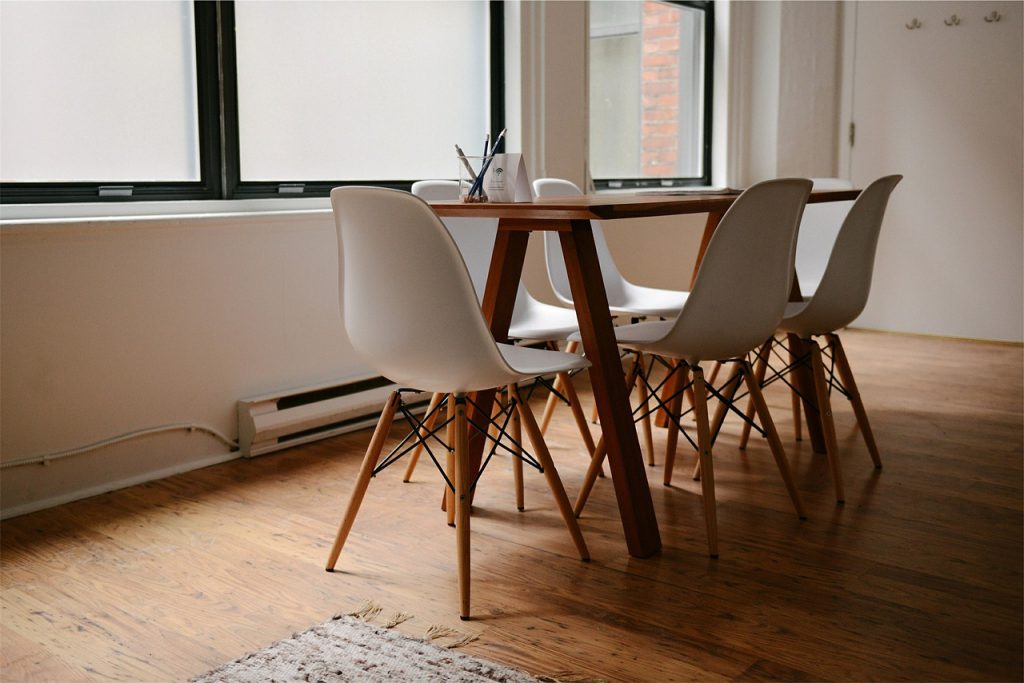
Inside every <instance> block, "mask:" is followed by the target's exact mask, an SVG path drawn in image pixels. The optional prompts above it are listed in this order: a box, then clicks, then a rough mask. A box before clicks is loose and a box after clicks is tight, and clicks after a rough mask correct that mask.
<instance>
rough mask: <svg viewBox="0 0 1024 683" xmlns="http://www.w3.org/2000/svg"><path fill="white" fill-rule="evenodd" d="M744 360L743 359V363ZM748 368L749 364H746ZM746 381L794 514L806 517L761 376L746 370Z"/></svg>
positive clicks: (801, 517) (802, 517)
mask: <svg viewBox="0 0 1024 683" xmlns="http://www.w3.org/2000/svg"><path fill="white" fill-rule="evenodd" d="M745 363H746V362H745V361H744V364H745ZM748 369H749V366H748ZM744 377H745V378H746V381H747V391H749V392H750V401H751V403H753V404H754V408H755V410H756V411H757V419H758V421H759V422H760V423H761V427H762V428H763V429H764V431H765V433H766V434H765V436H766V437H767V439H768V447H769V448H771V451H772V456H773V457H774V458H775V464H776V465H777V466H778V468H779V473H780V474H781V475H782V481H783V483H784V484H785V485H786V490H787V491H788V492H789V497H790V499H791V500H792V501H793V507H794V508H796V514H797V515H799V516H800V519H807V515H806V514H805V513H804V506H803V503H801V502H800V493H799V491H797V489H796V483H795V482H794V481H793V474H792V472H791V470H790V469H789V460H788V459H787V458H786V450H785V449H784V448H783V447H782V440H781V439H779V432H778V430H776V429H775V422H774V421H773V420H772V416H771V413H769V412H768V404H767V403H766V402H765V400H764V394H763V393H761V379H764V377H761V378H760V379H758V377H757V373H756V372H754V373H753V375H751V373H750V372H749V371H748V372H747V373H745V374H744Z"/></svg>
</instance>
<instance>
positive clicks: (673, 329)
mask: <svg viewBox="0 0 1024 683" xmlns="http://www.w3.org/2000/svg"><path fill="white" fill-rule="evenodd" d="M810 190H811V181H809V180H805V179H798V178H790V179H781V180H771V181H767V182H763V183H758V184H756V185H753V186H751V187H750V188H748V189H747V190H746V191H745V192H744V193H743V194H742V195H740V196H739V197H737V198H736V201H735V202H733V204H732V206H730V207H729V210H728V211H726V213H725V215H724V216H723V217H722V220H721V222H720V223H719V225H718V228H717V230H716V231H715V233H714V235H713V236H712V238H711V241H710V242H709V243H708V247H707V251H706V252H705V255H704V259H703V261H702V263H701V266H700V270H699V271H698V273H697V278H696V280H695V282H694V286H693V290H692V291H691V292H690V296H689V298H688V299H687V301H686V305H685V306H684V307H683V309H682V311H680V313H679V315H678V316H677V317H676V318H675V319H674V320H670V321H656V322H641V323H636V324H632V325H623V326H620V327H616V328H615V336H616V340H617V341H618V342H619V343H620V344H621V345H623V346H625V347H627V348H629V349H632V350H634V351H637V352H638V353H637V354H636V359H635V361H634V363H633V367H632V369H631V370H630V373H629V377H628V381H629V383H630V390H632V389H633V388H634V385H635V384H636V383H637V382H638V381H639V382H640V387H641V399H642V400H646V397H647V396H648V395H650V394H653V393H654V388H653V387H649V386H647V378H646V377H644V376H643V371H642V369H643V354H652V355H655V356H660V357H662V358H669V359H676V360H679V361H681V362H680V363H679V364H678V365H676V366H675V367H673V369H672V370H671V371H670V372H671V373H673V374H674V373H677V372H679V373H682V374H681V377H682V380H681V381H680V382H678V387H679V388H678V389H677V390H676V392H675V393H674V394H673V396H671V397H669V398H668V399H666V401H667V403H668V405H669V409H668V410H666V412H667V413H668V414H669V434H668V453H667V456H666V460H665V484H666V485H669V484H670V483H671V478H672V467H673V463H674V459H675V445H676V438H677V435H678V431H679V430H680V429H682V426H681V424H680V409H681V402H682V394H683V392H684V390H685V389H686V387H687V386H689V385H688V384H687V377H688V375H689V373H692V375H693V382H692V387H693V396H694V412H695V414H696V419H697V443H698V445H699V449H698V450H699V452H698V458H699V461H698V464H699V467H700V470H699V471H700V476H701V486H702V493H703V499H704V513H705V522H706V525H707V536H708V549H709V553H710V554H711V556H712V557H716V556H717V555H718V540H717V539H718V532H717V523H716V512H715V502H714V501H715V492H714V473H713V465H712V459H711V444H712V440H713V435H714V434H715V433H717V431H718V429H719V427H720V426H721V423H722V421H723V420H724V419H725V412H726V410H727V405H726V404H727V403H730V404H731V402H732V398H733V396H734V395H735V392H736V389H737V388H738V387H739V385H740V384H741V383H742V382H745V383H746V385H747V388H748V390H749V391H750V393H751V396H753V397H754V398H755V401H756V405H757V412H758V417H759V418H760V422H761V425H762V426H763V428H764V430H765V432H766V434H767V436H768V438H769V443H770V445H771V450H772V455H773V456H774V458H775V461H776V464H777V466H778V468H779V471H780V473H781V475H782V479H783V482H784V483H785V486H786V489H787V490H788V492H789V495H790V498H791V500H792V502H793V506H794V508H795V509H796V512H797V514H798V515H799V516H800V517H801V518H803V516H804V514H803V507H802V504H801V502H800V496H799V494H798V492H797V490H796V486H795V484H794V482H793V478H792V475H791V474H790V471H789V464H788V461H787V459H786V455H785V451H784V449H783V447H782V443H781V441H780V440H779V438H778V434H777V433H776V432H775V426H774V423H773V422H772V419H771V415H770V414H769V413H768V409H767V405H766V404H765V403H764V399H763V397H762V396H761V391H760V385H759V384H758V382H756V381H755V380H754V378H753V372H752V368H751V366H750V364H749V363H748V362H747V359H746V355H747V353H748V352H749V351H750V350H751V349H753V348H754V347H756V346H757V345H758V344H759V343H761V342H762V341H763V340H764V339H765V337H766V336H768V335H770V334H771V333H772V332H773V331H774V330H775V328H776V327H777V326H778V324H779V322H780V321H781V320H782V315H783V312H784V311H785V308H786V300H787V298H788V297H789V290H790V285H791V280H792V274H793V261H794V258H795V252H796V233H797V229H798V227H799V224H800V215H801V213H802V212H803V208H804V205H805V204H806V202H807V197H808V195H809V194H810ZM702 360H709V361H710V360H717V361H731V362H733V363H735V369H734V370H733V372H732V374H731V376H730V378H729V379H728V380H727V382H726V383H725V384H724V385H723V387H722V388H720V391H719V393H720V394H721V397H722V401H721V403H720V404H719V407H718V410H717V411H716V414H715V418H714V421H713V422H711V421H709V419H708V414H707V401H708V395H709V393H708V391H707V387H706V384H705V380H704V371H703V369H702V368H701V367H700V362H701V361H702ZM670 378H671V376H670ZM650 412H651V411H648V412H647V413H646V419H647V420H649V417H650ZM646 431H647V433H648V434H649V424H648V426H647V429H646ZM648 447H650V441H649V437H648ZM603 458H604V448H603V441H602V443H601V444H599V445H598V453H597V454H596V455H595V458H594V460H593V461H592V463H591V468H590V470H588V472H587V476H586V478H585V481H584V485H583V488H582V490H581V492H580V497H579V499H578V500H577V503H576V513H577V514H579V513H580V512H581V510H582V508H583V505H584V504H585V503H586V499H587V496H588V495H589V491H590V488H591V487H592V486H593V483H594V479H595V474H594V471H593V470H594V467H595V465H596V464H600V462H601V460H603Z"/></svg>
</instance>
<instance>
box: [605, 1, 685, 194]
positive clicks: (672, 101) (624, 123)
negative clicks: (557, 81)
mask: <svg viewBox="0 0 1024 683" xmlns="http://www.w3.org/2000/svg"><path fill="white" fill-rule="evenodd" d="M590 8H591V12H590V171H591V175H592V176H593V177H594V178H597V179H627V178H695V177H700V176H702V175H703V174H704V171H703V168H702V159H703V145H704V140H703V138H704V96H705V93H704V13H703V11H701V10H699V9H694V8H690V7H682V6H679V5H671V4H668V3H664V2H643V3H638V2H635V1H634V0H625V1H609V2H592V3H591V5H590Z"/></svg>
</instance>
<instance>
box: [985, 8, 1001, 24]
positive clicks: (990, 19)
mask: <svg viewBox="0 0 1024 683" xmlns="http://www.w3.org/2000/svg"><path fill="white" fill-rule="evenodd" d="M1002 20H1003V15H1002V14H1000V13H999V12H997V11H995V10H992V14H990V15H988V16H987V17H985V21H987V22H988V23H990V24H991V23H992V22H994V21H1002Z"/></svg>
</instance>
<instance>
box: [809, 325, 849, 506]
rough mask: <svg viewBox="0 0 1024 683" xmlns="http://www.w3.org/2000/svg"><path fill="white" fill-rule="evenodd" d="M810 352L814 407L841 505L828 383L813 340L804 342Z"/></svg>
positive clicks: (841, 496)
mask: <svg viewBox="0 0 1024 683" xmlns="http://www.w3.org/2000/svg"><path fill="white" fill-rule="evenodd" d="M805 342H806V343H807V345H808V347H809V348H810V352H811V374H812V375H813V376H814V395H815V399H816V400H815V406H817V408H818V416H819V418H820V419H821V429H822V436H823V437H824V438H825V453H826V454H827V456H828V464H829V467H830V468H831V469H832V482H833V484H834V485H835V489H836V502H837V503H840V504H842V503H843V502H845V500H846V496H845V495H844V494H843V472H842V469H841V468H840V465H839V449H838V446H837V444H836V425H835V422H833V420H832V401H831V400H830V399H829V396H828V383H827V382H826V381H825V365H824V364H823V363H822V361H821V349H820V348H819V347H818V343H817V342H815V341H814V340H813V339H811V340H805Z"/></svg>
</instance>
